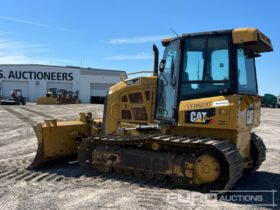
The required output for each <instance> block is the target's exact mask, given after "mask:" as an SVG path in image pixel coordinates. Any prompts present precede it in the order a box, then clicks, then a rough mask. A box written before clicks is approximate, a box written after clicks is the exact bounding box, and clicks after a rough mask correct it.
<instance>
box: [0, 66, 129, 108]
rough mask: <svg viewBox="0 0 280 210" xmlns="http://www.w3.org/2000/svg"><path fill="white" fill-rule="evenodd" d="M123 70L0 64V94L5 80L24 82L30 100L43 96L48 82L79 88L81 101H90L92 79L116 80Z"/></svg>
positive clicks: (93, 81) (108, 82)
mask: <svg viewBox="0 0 280 210" xmlns="http://www.w3.org/2000/svg"><path fill="white" fill-rule="evenodd" d="M123 73H125V72H123V71H113V70H102V69H85V68H76V67H60V66H48V65H0V87H1V90H0V94H1V95H3V94H4V92H3V91H5V90H3V85H4V84H5V83H7V82H5V81H15V82H17V81H21V82H24V81H25V82H27V86H28V95H25V93H23V96H25V97H28V100H29V101H36V100H37V98H38V97H40V96H44V95H45V94H46V92H47V89H48V88H50V86H51V85H49V87H48V83H49V84H50V83H52V84H54V85H55V84H57V85H56V86H57V87H60V86H65V87H66V86H67V87H71V85H72V91H76V90H79V91H80V100H81V102H82V103H89V102H90V97H91V92H92V90H91V84H92V83H105V84H115V83H117V82H119V81H120V74H123ZM65 83H68V84H67V85H66V84H65ZM69 83H71V85H70V84H69ZM4 96H5V95H4Z"/></svg>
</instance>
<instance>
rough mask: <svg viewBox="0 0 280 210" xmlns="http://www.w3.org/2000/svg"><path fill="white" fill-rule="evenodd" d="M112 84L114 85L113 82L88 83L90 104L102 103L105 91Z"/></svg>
mask: <svg viewBox="0 0 280 210" xmlns="http://www.w3.org/2000/svg"><path fill="white" fill-rule="evenodd" d="M112 85H114V84H103V83H101V84H99V83H91V84H90V94H91V97H90V102H91V103H92V104H104V102H105V96H106V94H107V91H108V89H109V88H110V87H111V86H112Z"/></svg>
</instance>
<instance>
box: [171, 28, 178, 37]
mask: <svg viewBox="0 0 280 210" xmlns="http://www.w3.org/2000/svg"><path fill="white" fill-rule="evenodd" d="M170 30H171V31H172V32H173V33H174V34H175V35H176V36H179V34H177V33H176V31H174V29H173V28H171V27H170Z"/></svg>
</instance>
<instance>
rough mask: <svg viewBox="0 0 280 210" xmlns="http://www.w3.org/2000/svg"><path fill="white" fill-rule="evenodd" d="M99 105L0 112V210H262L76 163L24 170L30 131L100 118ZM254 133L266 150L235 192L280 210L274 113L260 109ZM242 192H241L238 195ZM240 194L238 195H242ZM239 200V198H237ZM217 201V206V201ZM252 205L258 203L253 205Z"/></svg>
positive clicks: (278, 112) (279, 122)
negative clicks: (42, 124) (54, 122)
mask: <svg viewBox="0 0 280 210" xmlns="http://www.w3.org/2000/svg"><path fill="white" fill-rule="evenodd" d="M102 109H103V106H102V105H53V106H52V105H51V106H44V105H40V106H37V105H35V104H28V105H27V106H20V107H19V106H1V107H0V209H9V210H12V209H97V208H98V209H168V210H173V209H205V208H207V209H215V210H217V209H244V210H245V209H246V210H247V209H262V208H273V207H271V206H266V207H263V206H256V205H252V202H246V201H240V200H239V199H236V198H238V196H239V195H240V193H241V192H234V193H231V194H226V195H225V196H224V195H223V196H222V197H219V199H220V201H219V202H218V201H216V200H215V199H214V200H209V199H206V194H201V193H199V192H191V191H188V190H186V189H181V188H178V187H177V186H174V185H172V184H168V183H160V182H155V181H149V180H138V179H135V178H131V177H120V176H116V175H114V174H113V175H101V174H97V175H96V176H94V177H86V176H85V175H84V174H83V172H82V171H81V170H80V168H79V165H78V164H77V162H72V163H69V164H64V165H57V166H55V167H51V168H48V169H44V170H40V171H30V170H27V169H26V167H27V166H28V165H29V164H30V163H31V161H32V160H33V158H34V156H35V151H36V149H37V142H36V137H35V134H34V133H33V130H32V126H33V125H34V124H35V123H36V122H39V121H41V120H42V119H44V118H54V117H56V118H61V119H71V118H77V117H78V113H79V112H92V113H93V116H95V117H101V116H102ZM261 121H262V123H261V126H260V127H258V128H257V129H255V132H256V133H257V134H258V135H259V136H261V137H262V138H263V139H264V141H265V144H266V146H267V160H266V161H265V162H264V164H263V165H262V166H261V168H260V169H259V170H258V171H257V172H256V173H255V174H252V175H249V176H247V177H244V178H242V179H241V180H240V181H239V183H238V185H237V187H236V188H235V190H238V191H244V190H251V191H256V190H257V191H259V190H268V191H269V192H250V193H249V195H251V197H252V196H254V198H256V197H258V196H261V197H258V198H260V199H261V200H263V202H265V203H266V204H271V203H272V192H270V191H271V190H273V189H274V190H278V192H276V193H274V194H275V196H274V203H275V204H277V205H278V206H276V207H274V209H277V208H278V209H279V208H280V207H279V205H280V196H279V195H280V192H279V189H280V165H279V158H280V143H279V140H280V109H263V110H262V118H261ZM242 193H243V192H242ZM243 195H244V193H243ZM243 198H244V197H243ZM222 200H223V201H222ZM256 203H258V202H256Z"/></svg>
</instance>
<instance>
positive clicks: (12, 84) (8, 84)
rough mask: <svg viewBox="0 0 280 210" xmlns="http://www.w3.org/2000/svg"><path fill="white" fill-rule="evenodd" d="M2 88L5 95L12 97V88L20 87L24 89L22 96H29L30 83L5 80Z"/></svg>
mask: <svg viewBox="0 0 280 210" xmlns="http://www.w3.org/2000/svg"><path fill="white" fill-rule="evenodd" d="M2 88H3V91H2V93H3V96H4V97H10V96H11V91H12V90H14V89H20V90H22V96H24V97H27V98H28V84H27V82H25V81H3V82H2Z"/></svg>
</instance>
